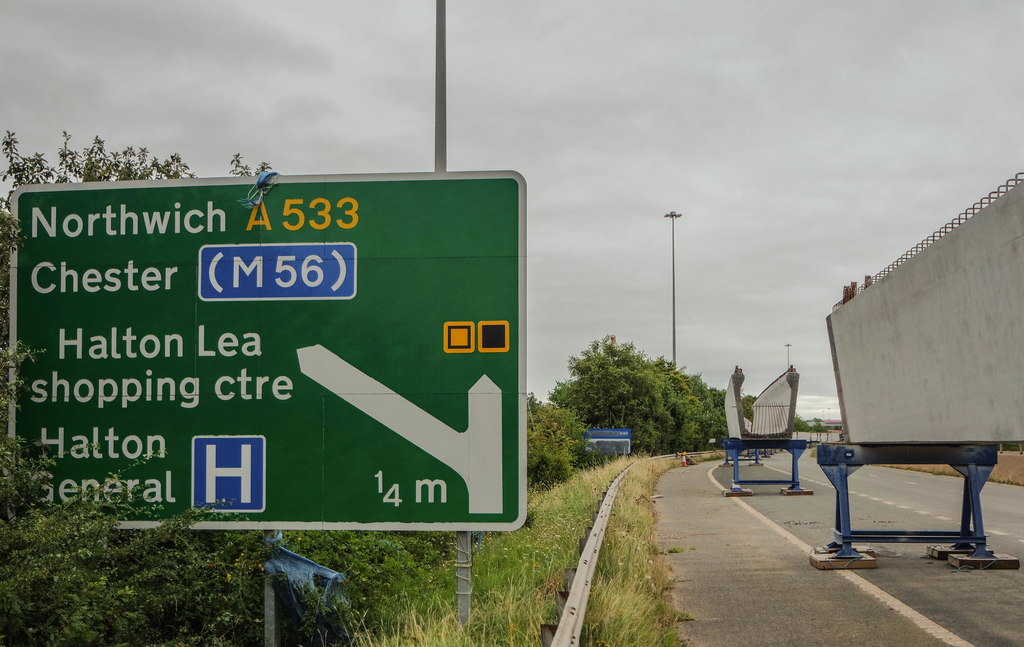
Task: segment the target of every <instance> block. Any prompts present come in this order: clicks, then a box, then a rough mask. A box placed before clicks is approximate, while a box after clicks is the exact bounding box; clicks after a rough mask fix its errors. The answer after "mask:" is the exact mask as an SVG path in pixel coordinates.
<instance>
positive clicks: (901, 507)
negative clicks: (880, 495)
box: [896, 505, 910, 510]
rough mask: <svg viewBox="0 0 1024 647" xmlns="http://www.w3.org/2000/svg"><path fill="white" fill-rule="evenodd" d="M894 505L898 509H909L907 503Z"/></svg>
mask: <svg viewBox="0 0 1024 647" xmlns="http://www.w3.org/2000/svg"><path fill="white" fill-rule="evenodd" d="M896 507H897V508H899V509H900V510H909V509H910V506H909V505H897V506H896Z"/></svg>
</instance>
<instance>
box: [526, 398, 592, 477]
mask: <svg viewBox="0 0 1024 647" xmlns="http://www.w3.org/2000/svg"><path fill="white" fill-rule="evenodd" d="M527 412H528V414H529V415H528V417H527V423H526V479H527V483H528V484H529V486H530V487H531V488H549V487H551V486H552V485H555V484H557V483H561V482H562V481H566V480H568V479H569V477H570V476H572V474H573V471H574V470H575V468H577V467H578V466H579V465H580V463H581V462H582V460H583V454H584V451H585V449H586V441H585V440H584V438H583V434H584V432H585V431H586V429H585V428H584V426H583V423H581V422H580V421H579V420H578V419H577V418H576V416H575V414H573V412H572V411H570V410H569V409H560V408H558V407H555V406H554V405H552V404H550V403H547V402H541V401H540V400H538V399H537V398H535V397H534V395H533V394H532V393H531V394H530V395H529V399H528V401H527Z"/></svg>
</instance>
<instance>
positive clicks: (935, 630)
mask: <svg viewBox="0 0 1024 647" xmlns="http://www.w3.org/2000/svg"><path fill="white" fill-rule="evenodd" d="M713 471H714V467H712V468H711V469H709V470H708V479H710V480H711V482H712V483H713V484H714V485H715V487H717V488H718V489H719V490H725V489H726V488H724V487H722V484H721V483H719V482H718V481H717V480H716V479H715V476H714V474H713V473H712V472H713ZM731 499H732V501H733V502H735V503H736V504H737V505H738V506H740V507H741V508H743V509H744V510H746V511H747V512H749V513H750V514H751V515H753V516H754V517H755V518H757V519H758V520H759V521H761V523H763V524H765V525H766V526H768V527H769V528H771V529H772V530H774V531H775V532H776V533H778V534H779V535H780V536H781V537H782V538H783V539H785V540H786V541H788V542H789V543H791V544H793V545H794V546H796V547H797V548H799V549H800V550H802V551H804V552H805V553H810V552H811V551H812V550H813V548H811V546H810V545H809V544H806V543H804V541H803V540H802V539H800V538H799V537H797V536H796V535H794V534H793V533H791V532H789V531H788V530H786V529H785V528H783V527H782V526H780V525H778V524H777V523H775V522H774V521H772V520H771V519H769V518H768V517H766V516H764V515H763V514H761V513H760V512H758V511H757V510H755V509H754V508H753V507H752V506H751V505H750V504H749V503H747V502H746V501H743V500H742V499H740V498H739V497H731ZM1022 541H1024V540H1022ZM832 572H834V573H836V574H837V575H839V576H840V577H844V578H846V579H847V580H848V581H849V582H850V583H851V584H853V585H854V586H856V587H858V588H859V589H860V590H862V591H864V592H865V593H867V594H868V595H870V596H871V597H873V598H875V599H876V600H878V601H879V602H881V603H882V604H884V605H887V606H888V607H889V608H890V609H892V610H893V611H895V612H896V613H898V614H900V615H901V616H903V617H904V618H906V619H907V620H909V621H911V622H912V623H914V625H916V626H917V627H918V628H920V629H922V630H923V631H925V632H927V633H928V634H929V635H931V636H933V637H935V638H936V639H938V640H941V641H942V642H944V643H946V644H947V645H951V646H952V647H973V645H971V643H969V642H967V641H966V640H964V639H963V638H961V637H960V636H957V635H956V634H955V633H953V632H952V631H950V630H948V629H946V628H945V627H943V626H942V625H940V624H938V623H937V622H935V621H933V620H930V619H928V618H926V617H925V616H923V615H922V614H920V613H919V612H917V611H915V610H914V609H913V608H912V607H910V606H909V605H907V604H906V603H904V602H902V601H901V600H900V599H898V598H896V597H894V596H892V595H890V594H889V593H886V592H885V591H883V590H882V589H880V588H878V587H877V586H875V585H874V584H872V583H871V582H868V581H867V580H865V579H864V578H863V577H861V576H860V575H858V574H857V573H856V572H855V571H847V570H843V569H837V570H835V571H832Z"/></svg>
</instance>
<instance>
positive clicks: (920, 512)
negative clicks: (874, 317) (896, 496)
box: [914, 510, 931, 515]
mask: <svg viewBox="0 0 1024 647" xmlns="http://www.w3.org/2000/svg"><path fill="white" fill-rule="evenodd" d="M914 512H916V513H917V514H926V515H930V514H931V512H928V511H927V510H914Z"/></svg>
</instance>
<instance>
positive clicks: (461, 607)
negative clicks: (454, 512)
mask: <svg viewBox="0 0 1024 647" xmlns="http://www.w3.org/2000/svg"><path fill="white" fill-rule="evenodd" d="M455 598H456V600H457V602H458V617H459V624H461V625H465V624H466V623H467V622H469V611H470V604H471V602H472V599H473V533H472V531H469V530H460V531H458V532H456V533H455Z"/></svg>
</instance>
